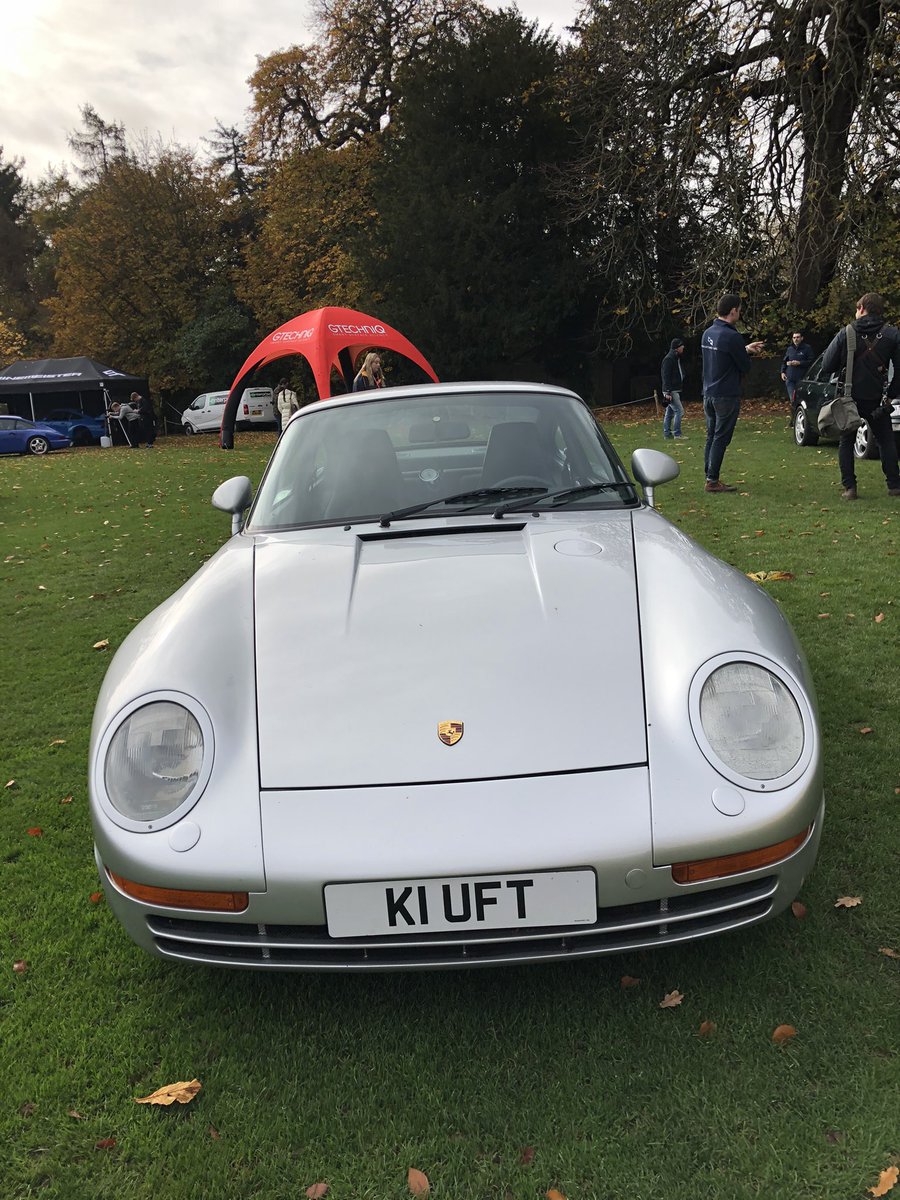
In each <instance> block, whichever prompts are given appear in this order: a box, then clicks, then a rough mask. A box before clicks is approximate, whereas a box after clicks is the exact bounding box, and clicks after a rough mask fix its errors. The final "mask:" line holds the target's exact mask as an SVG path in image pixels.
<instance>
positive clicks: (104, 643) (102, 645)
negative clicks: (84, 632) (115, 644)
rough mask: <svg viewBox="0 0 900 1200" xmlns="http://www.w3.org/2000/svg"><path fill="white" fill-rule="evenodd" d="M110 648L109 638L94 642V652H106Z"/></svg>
mask: <svg viewBox="0 0 900 1200" xmlns="http://www.w3.org/2000/svg"><path fill="white" fill-rule="evenodd" d="M108 647H109V638H103V639H101V641H99V642H94V645H93V647H92V649H94V650H106V649H107V648H108Z"/></svg>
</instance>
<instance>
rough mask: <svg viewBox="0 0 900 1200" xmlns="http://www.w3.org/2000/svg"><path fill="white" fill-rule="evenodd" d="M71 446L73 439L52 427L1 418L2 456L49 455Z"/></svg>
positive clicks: (13, 418) (21, 419) (0, 449)
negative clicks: (50, 452)
mask: <svg viewBox="0 0 900 1200" xmlns="http://www.w3.org/2000/svg"><path fill="white" fill-rule="evenodd" d="M71 445H72V439H71V438H70V437H67V436H66V435H65V434H64V433H60V431H59V430H58V429H54V428H53V426H52V425H45V424H42V423H41V422H40V421H26V420H25V418H24V417H5V416H0V454H47V453H48V452H49V451H50V450H67V449H68V448H69V446H71Z"/></svg>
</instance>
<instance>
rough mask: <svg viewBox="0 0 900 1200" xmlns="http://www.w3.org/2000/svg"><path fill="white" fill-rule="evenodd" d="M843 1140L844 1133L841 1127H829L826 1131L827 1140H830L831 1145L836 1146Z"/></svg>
mask: <svg viewBox="0 0 900 1200" xmlns="http://www.w3.org/2000/svg"><path fill="white" fill-rule="evenodd" d="M843 1140H844V1135H843V1134H842V1133H841V1131H840V1130H839V1129H829V1130H827V1131H826V1133H825V1141H826V1142H828V1144H829V1146H836V1145H837V1144H838V1142H842V1141H843Z"/></svg>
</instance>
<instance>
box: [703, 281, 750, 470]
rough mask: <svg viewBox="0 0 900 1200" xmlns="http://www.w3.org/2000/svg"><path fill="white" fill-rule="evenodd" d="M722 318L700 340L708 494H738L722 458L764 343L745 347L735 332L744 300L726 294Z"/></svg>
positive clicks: (719, 309) (721, 306) (720, 312)
mask: <svg viewBox="0 0 900 1200" xmlns="http://www.w3.org/2000/svg"><path fill="white" fill-rule="evenodd" d="M716 312H717V313H718V316H717V317H716V319H715V320H714V321H713V323H712V325H710V327H709V329H707V330H706V331H705V332H704V334H703V337H702V338H701V340H700V347H701V350H702V353H703V413H704V416H705V417H706V449H705V450H704V453H703V462H704V466H705V467H706V489H705V490H706V491H707V492H713V493H719V492H736V491H737V488H733V487H729V485H728V484H727V483H723V482H722V481H721V479H719V472H720V470H721V469H722V459H723V458H724V457H725V451H726V450H727V449H728V444H729V442H730V441H731V437H732V434H733V433H734V427H735V425H736V424H737V419H738V413H739V412H740V411H741V376H743V375H746V374H747V372H748V371H749V370H750V366H751V363H750V355H751V354H759V352H760V351H761V350H762V348H763V343H762V342H750V343H749V344H748V345H746V346H745V345H744V339H743V338H742V337H741V335H740V334H739V333H738V331H737V330H736V329H735V325H736V324H737V323H738V321H739V320H740V316H741V298H740V296H738V295H736V294H735V293H734V292H726V293H725V295H724V296H723V297H722V298H721V299H720V300H719V303H718V304H717V305H716Z"/></svg>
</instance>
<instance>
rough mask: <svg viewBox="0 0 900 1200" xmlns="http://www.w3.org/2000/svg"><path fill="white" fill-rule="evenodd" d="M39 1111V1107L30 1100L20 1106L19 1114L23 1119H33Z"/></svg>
mask: <svg viewBox="0 0 900 1200" xmlns="http://www.w3.org/2000/svg"><path fill="white" fill-rule="evenodd" d="M36 1111H37V1105H36V1104H33V1103H32V1102H31V1101H30V1100H26V1101H25V1103H24V1104H21V1105H19V1112H20V1113H21V1114H22V1116H23V1117H33V1116H34V1114H35V1112H36Z"/></svg>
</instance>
